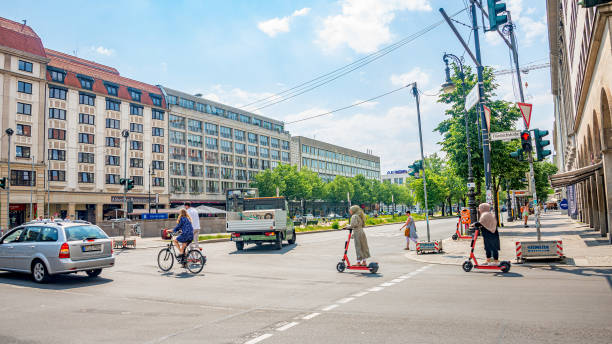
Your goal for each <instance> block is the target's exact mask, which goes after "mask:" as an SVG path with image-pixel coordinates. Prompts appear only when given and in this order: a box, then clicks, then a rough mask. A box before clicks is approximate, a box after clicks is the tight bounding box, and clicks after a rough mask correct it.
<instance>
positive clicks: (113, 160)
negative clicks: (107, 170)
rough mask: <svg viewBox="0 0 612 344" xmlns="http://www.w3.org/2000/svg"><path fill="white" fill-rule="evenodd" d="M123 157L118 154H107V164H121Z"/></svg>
mask: <svg viewBox="0 0 612 344" xmlns="http://www.w3.org/2000/svg"><path fill="white" fill-rule="evenodd" d="M120 163H121V159H120V158H119V156H117V155H107V156H106V164H107V165H110V166H119V164H120Z"/></svg>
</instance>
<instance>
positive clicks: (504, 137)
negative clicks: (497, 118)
mask: <svg viewBox="0 0 612 344" xmlns="http://www.w3.org/2000/svg"><path fill="white" fill-rule="evenodd" d="M519 137H521V132H520V131H519V130H510V131H499V132H495V133H491V134H490V135H489V140H490V141H500V140H501V141H510V140H514V139H518V138H519Z"/></svg>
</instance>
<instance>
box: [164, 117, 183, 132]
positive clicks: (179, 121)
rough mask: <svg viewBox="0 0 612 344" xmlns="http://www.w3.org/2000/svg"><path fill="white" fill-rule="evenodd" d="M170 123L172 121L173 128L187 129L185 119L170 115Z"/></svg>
mask: <svg viewBox="0 0 612 344" xmlns="http://www.w3.org/2000/svg"><path fill="white" fill-rule="evenodd" d="M168 121H170V127H171V128H176V129H185V117H180V116H176V115H168Z"/></svg>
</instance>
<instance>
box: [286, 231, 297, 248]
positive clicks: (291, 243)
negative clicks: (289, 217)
mask: <svg viewBox="0 0 612 344" xmlns="http://www.w3.org/2000/svg"><path fill="white" fill-rule="evenodd" d="M295 239H296V235H295V230H293V236H292V237H291V239H289V240H288V241H287V242H288V243H289V245H293V244H295Z"/></svg>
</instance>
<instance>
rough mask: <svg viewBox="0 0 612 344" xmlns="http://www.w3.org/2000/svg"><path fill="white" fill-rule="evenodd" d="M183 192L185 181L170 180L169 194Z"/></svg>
mask: <svg viewBox="0 0 612 344" xmlns="http://www.w3.org/2000/svg"><path fill="white" fill-rule="evenodd" d="M185 191H186V188H185V179H178V178H170V192H175V193H182V192H185Z"/></svg>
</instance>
